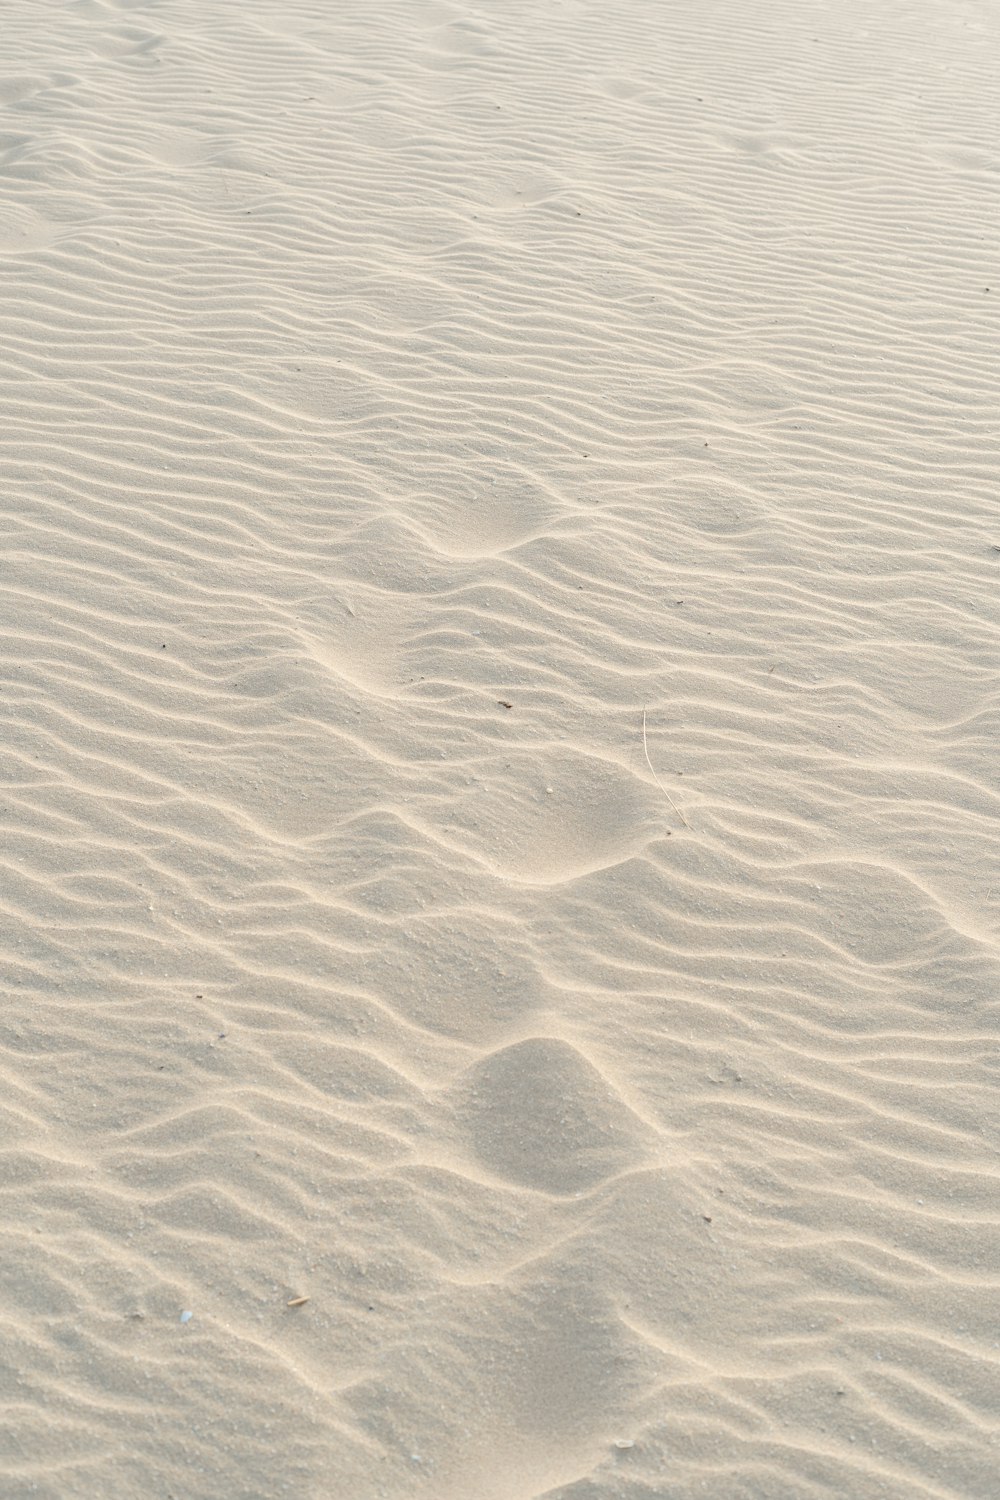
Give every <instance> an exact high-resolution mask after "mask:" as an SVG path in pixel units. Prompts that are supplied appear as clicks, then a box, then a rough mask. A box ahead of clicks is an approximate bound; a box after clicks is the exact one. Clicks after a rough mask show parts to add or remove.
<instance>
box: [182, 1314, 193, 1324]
mask: <svg viewBox="0 0 1000 1500" xmlns="http://www.w3.org/2000/svg"><path fill="white" fill-rule="evenodd" d="M193 1317H194V1313H193V1312H182V1313H181V1322H182V1323H190V1321H191V1319H192V1318H193Z"/></svg>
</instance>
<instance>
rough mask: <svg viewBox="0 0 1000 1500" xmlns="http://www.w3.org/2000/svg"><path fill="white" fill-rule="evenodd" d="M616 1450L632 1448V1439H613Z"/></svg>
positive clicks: (633, 1445) (633, 1443)
mask: <svg viewBox="0 0 1000 1500" xmlns="http://www.w3.org/2000/svg"><path fill="white" fill-rule="evenodd" d="M615 1447H616V1448H634V1447H635V1442H634V1441H633V1439H632V1438H615Z"/></svg>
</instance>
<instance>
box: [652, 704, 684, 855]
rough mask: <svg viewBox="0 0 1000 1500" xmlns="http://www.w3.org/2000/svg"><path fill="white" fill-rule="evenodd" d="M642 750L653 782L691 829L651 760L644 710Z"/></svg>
mask: <svg viewBox="0 0 1000 1500" xmlns="http://www.w3.org/2000/svg"><path fill="white" fill-rule="evenodd" d="M642 750H643V754H644V755H645V757H646V764H647V766H648V767H649V769H650V771H652V773H653V780H654V781H655V782H656V785H657V786H658V787H659V788H660V791H661V792H662V793H663V795H664V797H666V799H667V801H668V802H669V803H670V806H671V807H672V808H673V810H674V812H675V813H676V814H677V816H678V817H679V818H680V820H681V822H682V823H683V824H684V827H685V828H688V829H690V827H691V824H690V823H689V822H688V820H687V818H686V817H685V816H684V814H683V813H682V812H681V810H680V808H679V807H678V806H677V803H676V802H675V801H674V799H673V797H671V795H670V793H669V792H668V791H667V789H666V787H665V786H664V785H663V782H662V781H661V780H660V778H659V776H657V774H656V772H655V771H654V770H653V762H652V761H651V760H650V758H649V746H648V745H647V744H646V710H645V709H643V711H642Z"/></svg>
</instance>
